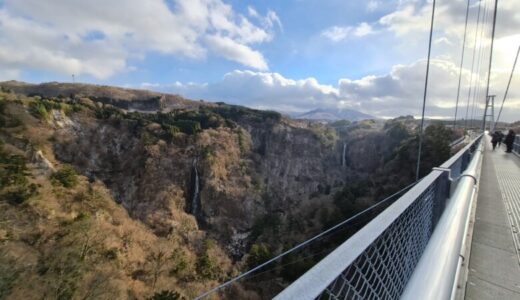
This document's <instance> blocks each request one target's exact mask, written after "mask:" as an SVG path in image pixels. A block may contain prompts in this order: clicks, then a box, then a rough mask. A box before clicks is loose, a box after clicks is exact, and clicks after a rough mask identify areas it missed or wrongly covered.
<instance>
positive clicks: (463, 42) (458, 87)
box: [453, 0, 470, 129]
mask: <svg viewBox="0 0 520 300" xmlns="http://www.w3.org/2000/svg"><path fill="white" fill-rule="evenodd" d="M469 2H470V0H468V4H467V6H466V22H465V24H464V39H463V41H462V54H461V57H460V68H459V84H458V86H457V100H456V103H455V117H454V118H453V129H455V128H456V127H457V111H458V110H459V97H460V81H461V80H462V65H463V64H464V52H465V50H466V33H467V30H468V16H469Z"/></svg>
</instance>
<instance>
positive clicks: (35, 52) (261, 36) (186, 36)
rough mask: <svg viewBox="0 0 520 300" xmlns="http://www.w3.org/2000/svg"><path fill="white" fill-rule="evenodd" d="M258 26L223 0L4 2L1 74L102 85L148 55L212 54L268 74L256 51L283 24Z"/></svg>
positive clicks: (268, 21)
mask: <svg viewBox="0 0 520 300" xmlns="http://www.w3.org/2000/svg"><path fill="white" fill-rule="evenodd" d="M254 19H256V20H257V21H256V24H254V22H253V20H249V19H248V18H246V17H245V16H244V15H241V14H238V13H236V12H235V11H234V10H233V8H232V7H231V6H230V5H228V4H225V3H224V2H222V1H221V0H174V1H173V3H167V2H166V1H163V0H149V1H138V0H115V1H110V2H106V1H101V0H93V1H79V0H71V1H69V0H57V1H51V2H45V3H44V2H42V1H38V0H21V1H20V0H6V1H4V2H3V4H0V36H1V37H2V38H1V39H0V67H2V68H5V69H8V68H9V69H12V70H20V69H31V70H34V69H37V70H43V71H53V72H57V73H62V74H71V73H75V74H88V75H91V76H93V77H96V78H100V79H104V78H108V77H110V76H112V75H114V74H116V73H118V72H122V71H125V70H128V68H129V67H128V61H129V60H130V59H132V58H134V59H135V58H137V59H139V58H143V57H144V56H145V55H147V54H148V53H150V52H157V53H162V54H165V55H172V56H179V57H187V58H190V59H203V58H204V57H205V56H206V55H207V52H208V50H209V51H212V53H214V54H216V55H218V56H222V57H224V58H226V59H228V60H231V61H235V62H238V63H240V64H242V65H245V66H248V67H252V68H257V69H260V70H265V69H267V67H268V66H267V62H266V60H265V58H264V57H263V55H262V54H261V53H260V52H258V51H255V50H253V48H252V45H254V44H259V43H266V42H269V41H270V40H271V39H272V37H273V34H274V33H273V31H272V30H271V29H272V27H273V26H274V24H278V26H280V28H281V22H280V20H279V18H278V16H277V15H276V13H274V12H272V11H268V12H267V15H266V16H262V15H260V14H258V13H256V15H255V18H254ZM235 54H236V55H235Z"/></svg>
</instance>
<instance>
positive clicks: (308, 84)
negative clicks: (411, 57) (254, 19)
mask: <svg viewBox="0 0 520 300" xmlns="http://www.w3.org/2000/svg"><path fill="white" fill-rule="evenodd" d="M425 69H426V64H425V61H424V60H420V61H417V62H414V63H412V64H408V65H396V66H394V67H393V68H392V70H391V71H390V72H389V73H388V74H385V75H381V76H366V77H363V78H361V79H357V80H351V79H340V80H339V82H338V85H337V86H330V85H324V84H321V83H319V82H318V81H317V80H316V79H315V78H307V79H301V80H293V79H289V78H286V77H284V76H282V75H280V74H278V73H266V72H252V71H233V72H230V73H228V74H226V75H225V76H224V78H223V79H222V80H221V81H218V82H215V83H210V84H207V83H205V84H196V83H187V84H183V83H180V82H176V83H174V84H172V85H169V86H161V87H160V88H159V89H160V90H163V91H169V92H175V93H179V94H181V95H184V96H186V97H188V98H192V99H206V100H212V101H225V102H228V103H234V104H241V105H246V106H250V107H254V108H260V109H275V110H279V111H283V112H304V111H309V110H311V109H315V108H353V109H357V110H360V111H362V112H365V113H369V114H371V115H375V116H378V117H397V116H400V115H415V116H419V115H420V112H421V105H422V95H423V89H424V77H425ZM458 70H459V68H458V66H457V65H455V64H453V63H451V62H448V61H444V60H433V61H432V62H431V66H430V72H431V73H430V80H431V81H430V84H429V87H428V98H427V108H426V115H427V116H428V117H436V118H453V114H454V111H455V110H454V109H455V99H456V92H457V82H458V76H459V75H458V74H459V73H458V72H459V71H458ZM470 75H471V74H470V72H468V71H467V70H464V71H463V77H462V86H461V94H460V102H459V113H458V118H459V119H460V118H462V117H464V116H465V112H466V103H467V99H468V85H469V77H470ZM508 76H509V74H508V73H507V72H501V73H497V74H496V76H494V78H493V84H497V83H499V82H503V81H505V80H507V78H508ZM474 81H476V80H474ZM515 82H516V84H517V85H518V82H519V79H516V81H514V82H513V83H512V86H514V85H515ZM480 83H481V85H482V87H483V86H484V83H485V80H484V76H480ZM494 92H495V91H493V93H494ZM497 94H498V96H497V103H498V99H499V98H500V101H501V99H502V98H501V97H502V95H503V94H500V93H497ZM482 97H483V89H482V91H481V93H480V98H477V100H478V103H479V106H478V109H477V114H476V115H478V114H480V113H481V112H480V110H481V109H482V108H483V99H481V98H482ZM472 102H473V96H471V98H470V106H471V103H472ZM497 107H498V104H497ZM505 107H506V108H505V110H504V116H503V117H504V120H507V121H513V120H515V118H516V119H518V112H519V111H520V91H519V90H518V89H516V90H514V89H512V90H511V91H510V98H509V99H508V102H506V106H505ZM470 113H471V109H470Z"/></svg>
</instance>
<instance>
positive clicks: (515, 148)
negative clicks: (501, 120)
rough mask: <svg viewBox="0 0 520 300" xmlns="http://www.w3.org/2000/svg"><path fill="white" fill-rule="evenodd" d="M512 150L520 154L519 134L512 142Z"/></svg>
mask: <svg viewBox="0 0 520 300" xmlns="http://www.w3.org/2000/svg"><path fill="white" fill-rule="evenodd" d="M513 152H514V153H515V154H516V155H518V156H520V136H518V135H517V136H515V141H514V142H513Z"/></svg>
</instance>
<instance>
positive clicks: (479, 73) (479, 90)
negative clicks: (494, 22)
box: [470, 0, 489, 127]
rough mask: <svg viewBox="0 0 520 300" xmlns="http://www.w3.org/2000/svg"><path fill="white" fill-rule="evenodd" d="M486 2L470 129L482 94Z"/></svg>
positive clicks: (473, 125)
mask: <svg viewBox="0 0 520 300" xmlns="http://www.w3.org/2000/svg"><path fill="white" fill-rule="evenodd" d="M488 12H489V9H488V1H487V0H486V1H485V2H484V13H483V21H482V26H481V29H480V37H479V40H478V41H479V47H478V55H477V57H478V59H477V82H476V83H475V85H474V86H473V100H472V106H471V119H470V120H471V123H470V126H471V127H475V112H476V107H477V99H479V98H480V95H481V94H482V80H481V77H482V60H483V57H484V52H485V51H484V47H485V45H484V32H485V29H486V22H488Z"/></svg>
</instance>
